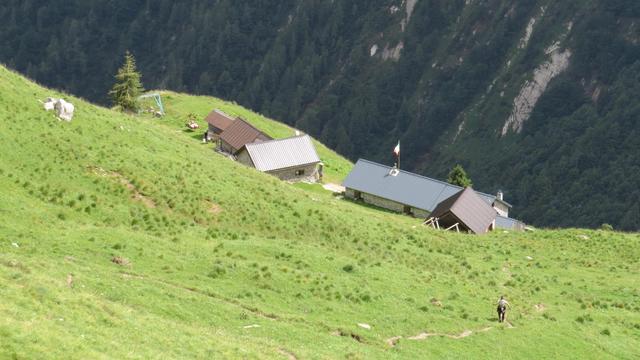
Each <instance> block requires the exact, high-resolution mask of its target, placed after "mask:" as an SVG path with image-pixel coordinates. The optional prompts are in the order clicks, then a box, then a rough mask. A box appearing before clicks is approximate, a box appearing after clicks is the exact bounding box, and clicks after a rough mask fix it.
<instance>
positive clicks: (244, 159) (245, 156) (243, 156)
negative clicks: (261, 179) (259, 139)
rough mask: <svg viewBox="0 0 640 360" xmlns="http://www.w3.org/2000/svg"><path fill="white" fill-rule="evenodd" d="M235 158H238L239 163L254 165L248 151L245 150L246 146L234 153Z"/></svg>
mask: <svg viewBox="0 0 640 360" xmlns="http://www.w3.org/2000/svg"><path fill="white" fill-rule="evenodd" d="M236 160H238V162H239V163H241V164H244V165H246V166H249V167H254V166H253V161H251V157H250V156H249V152H247V150H246V148H245V149H242V150H241V151H240V152H239V153H238V154H237V155H236Z"/></svg>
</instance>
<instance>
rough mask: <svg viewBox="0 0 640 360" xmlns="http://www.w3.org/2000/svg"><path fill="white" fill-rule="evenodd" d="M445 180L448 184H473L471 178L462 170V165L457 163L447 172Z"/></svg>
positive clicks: (466, 185)
mask: <svg viewBox="0 0 640 360" xmlns="http://www.w3.org/2000/svg"><path fill="white" fill-rule="evenodd" d="M447 182H448V183H449V184H453V185H458V186H461V187H468V186H473V183H472V182H471V179H470V178H469V176H468V175H467V172H466V171H464V169H463V168H462V165H460V164H458V165H456V166H454V167H453V169H451V171H450V172H449V177H448V178H447Z"/></svg>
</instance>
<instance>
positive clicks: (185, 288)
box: [0, 67, 640, 359]
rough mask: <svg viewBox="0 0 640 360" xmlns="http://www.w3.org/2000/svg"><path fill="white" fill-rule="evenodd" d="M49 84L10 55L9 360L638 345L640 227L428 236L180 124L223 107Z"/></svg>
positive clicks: (0, 245) (5, 103) (3, 85)
mask: <svg viewBox="0 0 640 360" xmlns="http://www.w3.org/2000/svg"><path fill="white" fill-rule="evenodd" d="M51 94H55V92H53V91H50V90H46V89H43V88H41V87H39V86H37V85H35V84H33V83H30V82H28V81H26V80H24V79H23V78H21V77H20V76H18V75H16V74H14V73H11V72H9V71H8V70H6V69H5V68H2V67H0V122H1V123H0V126H1V128H2V130H1V131H0V153H1V154H2V156H0V199H1V201H0V299H2V301H0V314H2V316H0V339H1V341H0V358H12V357H13V358H275V359H278V358H281V359H286V358H293V357H296V358H302V359H307V358H349V359H370V358H385V359H386V358H425V357H431V358H455V359H459V358H487V357H489V358H498V357H500V358H523V359H525V358H526V359H530V358H580V359H585V358H591V359H606V358H628V359H631V358H637V357H638V355H639V351H638V349H640V305H639V304H640V289H639V288H638V281H637V279H638V276H639V275H640V265H639V264H638V261H637V259H638V258H639V257H640V237H639V236H638V235H635V234H622V233H614V232H604V231H583V230H563V231H552V230H549V231H537V232H535V233H526V234H517V233H503V232H498V233H495V234H492V235H489V236H485V237H472V236H465V235H458V234H452V233H443V232H439V231H432V230H428V229H425V228H423V227H421V226H420V225H419V222H418V221H417V220H415V219H410V218H408V217H403V216H397V215H394V214H390V213H387V212H383V211H378V210H375V209H371V208H368V207H364V206H360V205H358V204H354V203H351V202H349V201H345V200H341V199H339V198H336V197H334V196H332V195H331V194H329V193H328V192H324V191H321V189H320V188H319V187H318V186H303V187H294V186H291V185H288V184H286V183H282V182H280V181H277V180H276V179H275V178H273V177H270V176H268V175H264V174H261V173H258V172H256V171H254V170H252V169H249V168H246V167H244V166H241V165H239V164H237V163H234V162H232V161H230V160H228V159H226V158H224V157H222V156H220V155H218V154H216V153H214V152H212V151H211V148H210V145H203V144H201V143H200V142H199V139H196V138H194V137H193V136H191V134H190V133H186V132H184V131H183V130H182V123H183V121H182V120H181V117H182V116H183V114H186V113H188V112H196V113H198V114H199V115H204V114H205V113H206V112H208V111H209V110H210V108H211V107H212V104H213V103H215V102H216V101H218V100H214V99H210V98H198V97H189V96H185V95H179V94H166V96H165V97H166V98H167V100H166V101H167V108H168V112H169V114H170V116H169V117H167V118H166V119H163V120H154V119H150V118H139V117H131V116H126V115H122V114H118V113H114V112H112V111H110V110H107V109H104V108H100V107H96V106H93V105H91V104H88V103H86V102H83V101H81V100H79V99H75V98H71V100H72V101H73V102H74V104H75V105H76V109H77V113H76V117H75V118H74V121H73V122H71V123H64V122H59V121H58V120H57V119H56V118H55V117H54V115H53V114H51V113H46V112H44V111H43V110H42V109H41V106H40V104H39V103H38V102H37V99H42V98H44V97H46V96H49V95H51ZM221 107H223V109H224V110H225V111H229V112H231V113H234V114H240V115H244V116H245V117H247V118H248V119H249V120H251V121H254V123H255V124H256V125H258V126H261V127H262V126H264V129H265V130H266V131H268V132H269V133H271V134H273V135H279V134H284V135H286V133H287V132H288V131H290V130H287V129H286V128H283V127H278V126H277V125H276V124H275V123H272V122H269V121H267V120H265V119H263V118H261V117H259V116H257V115H254V114H251V113H249V112H247V111H246V110H244V109H241V108H239V107H235V106H233V105H232V104H222V105H221ZM321 156H322V157H323V161H325V162H326V163H329V164H332V166H331V167H330V168H331V169H333V170H334V173H333V175H332V176H334V177H335V178H339V176H340V174H342V173H343V172H344V171H345V169H347V168H348V163H346V162H344V161H342V160H340V158H339V157H337V156H335V155H331V154H329V153H328V152H327V151H326V150H321ZM500 294H506V296H507V298H508V299H509V300H510V301H511V303H512V305H513V310H512V311H511V312H510V314H509V321H510V325H499V324H497V323H496V315H495V313H494V308H495V305H494V304H495V301H496V300H497V297H498V296H499V295H500ZM358 323H363V324H368V325H369V326H370V329H366V328H364V327H361V326H359V325H358ZM423 333H424V334H423ZM420 334H423V335H420ZM426 334H438V335H434V336H427V335H426ZM399 336H401V337H402V338H398V337H399ZM415 336H417V337H418V338H423V339H422V340H412V339H410V337H415ZM398 339H399V340H398ZM390 343H391V344H393V343H395V346H392V345H390Z"/></svg>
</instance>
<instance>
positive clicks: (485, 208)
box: [431, 187, 498, 234]
mask: <svg viewBox="0 0 640 360" xmlns="http://www.w3.org/2000/svg"><path fill="white" fill-rule="evenodd" d="M447 213H451V214H453V216H455V217H456V218H457V219H458V220H459V221H460V222H461V223H462V224H463V225H464V226H466V227H467V228H469V229H470V230H471V231H472V232H473V233H475V234H484V233H486V232H487V231H488V230H489V227H490V226H491V223H493V220H494V219H495V218H496V216H497V215H498V213H497V212H496V211H495V210H494V209H493V208H492V207H491V205H489V204H487V203H486V202H485V201H484V200H483V199H482V198H480V196H479V195H478V193H477V192H475V191H474V190H473V189H472V188H470V187H468V188H466V189H464V190H460V191H459V192H458V193H456V194H454V195H453V196H451V197H450V198H448V199H445V200H444V201H442V202H441V203H440V204H438V206H436V208H435V209H434V210H433V212H432V213H431V216H432V217H435V218H439V217H443V216H445V214H447Z"/></svg>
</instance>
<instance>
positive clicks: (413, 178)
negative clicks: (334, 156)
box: [343, 159, 524, 230]
mask: <svg viewBox="0 0 640 360" xmlns="http://www.w3.org/2000/svg"><path fill="white" fill-rule="evenodd" d="M343 185H344V187H345V197H346V198H350V199H353V200H359V201H363V202H365V203H367V204H370V205H374V206H378V207H381V208H385V209H388V210H391V211H395V212H399V213H405V214H407V215H411V216H414V217H418V218H423V219H424V218H427V217H428V216H429V214H431V212H433V211H434V210H435V208H436V206H437V205H438V204H440V203H441V202H442V201H444V200H445V199H448V198H450V197H451V196H453V195H455V194H456V193H458V192H460V191H461V190H463V189H462V188H461V187H459V186H455V185H452V184H449V183H446V182H444V181H439V180H435V179H431V178H428V177H426V176H422V175H418V174H414V173H411V172H408V171H404V170H398V169H396V168H392V167H389V166H385V165H381V164H378V163H375V162H372V161H368V160H364V159H360V160H358V161H357V162H356V164H355V166H354V167H353V169H352V170H351V172H350V173H349V175H348V176H347V177H346V179H345V180H344V182H343ZM475 193H476V194H477V195H478V196H479V197H480V198H481V199H482V200H483V201H484V202H485V203H486V204H487V205H489V206H490V207H493V208H494V209H495V210H496V212H498V214H499V215H498V217H497V219H496V227H498V228H503V229H510V230H524V224H523V223H522V222H520V221H518V220H515V219H512V218H510V217H509V209H511V207H512V206H511V205H510V204H509V203H507V202H506V201H504V199H503V197H502V194H501V193H500V194H499V196H493V195H489V194H485V193H482V192H477V191H475Z"/></svg>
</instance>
